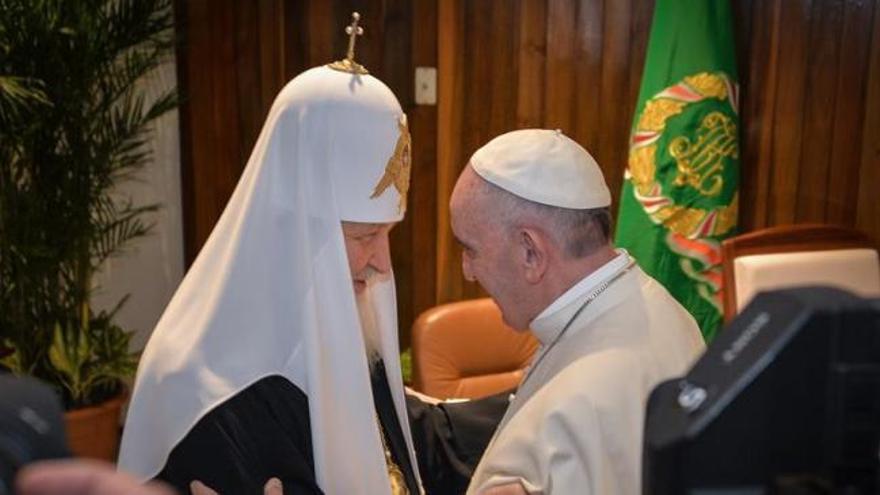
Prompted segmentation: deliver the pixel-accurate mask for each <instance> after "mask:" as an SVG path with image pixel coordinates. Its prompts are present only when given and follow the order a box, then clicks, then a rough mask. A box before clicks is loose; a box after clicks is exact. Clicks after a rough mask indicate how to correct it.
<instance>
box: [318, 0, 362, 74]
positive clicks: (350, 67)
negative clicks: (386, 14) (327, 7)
mask: <svg viewBox="0 0 880 495" xmlns="http://www.w3.org/2000/svg"><path fill="white" fill-rule="evenodd" d="M360 20H361V15H360V14H358V13H357V12H352V13H351V24H350V25H348V26H346V27H345V34H347V35H348V53H347V54H346V56H345V59H343V60H337V61H336V62H333V63H332V64H329V65H328V67H330V68H331V69H336V70H340V71H342V72H350V73H352V74H369V73H370V71H368V70H367V69H366V68H364V66H363V65H361V64H359V63H357V62H355V61H354V44H355V42H356V41H357V37H358V36H361V35H363V34H364V28H362V27H360V26H358V23H359V22H360Z"/></svg>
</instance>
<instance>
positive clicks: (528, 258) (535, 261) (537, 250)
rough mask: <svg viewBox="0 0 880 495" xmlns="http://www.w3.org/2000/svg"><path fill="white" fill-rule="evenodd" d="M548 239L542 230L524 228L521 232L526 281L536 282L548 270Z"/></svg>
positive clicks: (520, 244) (520, 243)
mask: <svg viewBox="0 0 880 495" xmlns="http://www.w3.org/2000/svg"><path fill="white" fill-rule="evenodd" d="M547 247H548V246H547V240H546V239H545V238H544V236H543V235H542V232H540V231H538V230H536V229H531V228H524V229H522V230H520V232H519V248H520V250H521V253H522V258H521V261H522V267H523V273H524V275H525V278H526V281H527V282H529V283H531V284H536V283H538V282H540V281H541V280H542V279H543V278H544V274H545V273H546V272H547Z"/></svg>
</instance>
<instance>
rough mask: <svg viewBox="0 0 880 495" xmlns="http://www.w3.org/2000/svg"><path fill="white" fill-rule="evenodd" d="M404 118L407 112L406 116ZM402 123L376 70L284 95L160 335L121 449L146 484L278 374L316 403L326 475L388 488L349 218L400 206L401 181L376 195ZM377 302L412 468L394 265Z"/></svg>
mask: <svg viewBox="0 0 880 495" xmlns="http://www.w3.org/2000/svg"><path fill="white" fill-rule="evenodd" d="M402 119H403V120H402ZM399 122H405V116H403V113H402V110H401V108H400V104H399V103H398V102H397V99H396V98H395V97H394V95H393V94H392V93H391V91H390V90H389V89H388V88H387V87H386V86H385V85H384V84H382V83H381V82H380V81H379V80H378V79H375V78H373V77H371V76H368V75H362V76H360V75H353V74H349V73H345V72H339V71H335V70H332V69H329V68H326V67H321V68H316V69H311V70H309V71H307V72H305V73H303V74H301V75H300V76H298V77H297V78H295V79H294V80H293V81H291V82H290V83H288V85H287V86H286V87H285V88H284V89H283V90H282V91H281V93H280V94H279V95H278V97H277V98H276V100H275V103H274V104H273V106H272V109H271V110H270V112H269V116H268V118H267V119H266V123H265V125H264V127H263V130H262V132H261V133H260V136H259V139H258V140H257V144H256V146H255V148H254V151H253V154H252V155H251V157H250V160H249V161H248V164H247V167H246V169H245V170H244V173H243V174H242V177H241V179H240V181H239V183H238V186H237V187H236V189H235V192H234V193H233V195H232V197H231V199H230V200H229V204H228V205H227V207H226V210H225V211H224V213H223V215H222V216H221V218H220V220H219V221H218V223H217V225H216V227H215V228H214V231H213V232H212V233H211V236H210V237H209V239H208V241H207V242H206V244H205V246H204V248H203V249H202V251H201V253H200V254H199V256H198V258H197V259H196V261H195V263H194V264H193V266H192V268H191V269H190V271H189V273H188V274H187V275H186V278H185V279H184V281H183V282H182V284H181V285H180V288H179V289H178V291H177V293H176V294H175V296H174V298H173V299H172V301H171V303H170V304H169V306H168V308H167V309H166V311H165V313H164V315H163V316H162V318H161V320H160V321H159V324H158V325H157V327H156V329H155V331H154V333H153V336H152V338H151V339H150V342H149V343H148V345H147V347H146V349H145V351H144V354H143V357H142V359H141V363H140V366H139V369H138V374H137V379H136V382H135V387H134V392H133V395H132V400H131V405H130V408H129V413H128V418H127V420H126V424H125V432H124V435H123V439H122V446H121V452H120V457H119V466H120V469H122V470H125V471H128V472H131V473H133V474H135V475H137V476H138V477H139V478H141V479H143V480H146V479H148V478H151V477H154V476H155V475H156V474H158V472H159V471H160V470H161V468H162V466H163V465H164V464H165V462H166V460H167V458H168V455H169V453H170V451H171V449H172V448H173V447H174V446H175V445H176V444H177V443H178V442H180V440H182V439H183V437H184V436H185V435H186V434H187V433H188V432H189V430H190V429H191V428H192V427H193V426H194V425H195V424H196V422H197V421H198V420H199V419H200V418H201V417H203V416H204V415H205V414H207V413H208V412H209V411H210V410H211V409H212V408H214V407H216V406H218V405H219V404H221V403H222V402H224V401H225V400H227V399H229V398H230V397H232V396H233V395H235V394H236V393H237V392H239V391H241V390H242V389H244V388H246V387H248V386H249V385H251V384H253V383H254V382H256V381H257V380H260V379H261V378H263V377H266V376H268V375H273V374H280V375H282V376H284V377H286V378H287V379H289V380H290V381H291V382H293V383H294V384H296V385H297V386H298V387H299V388H300V389H302V390H303V391H304V392H305V393H306V395H307V396H308V399H309V412H310V417H311V430H312V445H313V450H314V459H315V470H316V475H317V481H318V484H319V485H320V486H321V488H322V489H323V490H324V491H325V492H326V493H328V494H365V495H376V494H383V493H390V485H389V481H388V477H387V471H386V466H385V460H384V455H383V447H382V441H381V438H380V436H379V431H378V429H377V425H376V421H377V420H376V417H375V415H374V412H373V411H374V410H373V407H372V405H373V398H372V392H371V387H370V379H369V371H368V365H367V358H366V355H365V352H364V340H363V336H362V334H361V330H360V323H359V317H358V311H357V307H356V302H355V295H354V291H353V289H352V281H351V275H350V273H349V269H348V262H347V258H346V253H345V246H344V243H343V237H342V231H341V228H340V220H349V221H359V222H392V221H398V220H400V219H401V218H402V217H403V211H402V210H401V206H402V203H400V195H399V192H398V191H397V190H396V189H395V187H394V186H392V187H388V188H387V189H386V190H385V191H384V192H383V193H382V194H380V195H378V197H376V198H375V199H370V196H371V195H372V193H373V191H374V187H375V186H376V184H377V183H378V182H379V180H380V178H381V177H383V173H384V172H385V169H386V164H387V163H388V160H389V158H390V157H391V156H392V153H393V151H394V150H395V145H396V143H397V141H398V138H399V137H400V135H401V129H400V127H399ZM367 291H368V293H367V294H366V297H365V299H367V300H371V301H372V304H373V308H372V309H373V311H372V314H373V315H374V318H375V320H376V321H375V323H376V325H377V327H378V328H379V330H380V331H379V333H380V334H381V336H382V342H381V346H380V347H381V352H382V355H383V358H384V360H385V366H386V369H387V372H388V381H389V383H390V384H391V390H392V394H393V397H394V402H395V406H396V410H397V415H398V418H399V420H400V424H401V427H402V429H403V433H404V436H405V437H406V442H407V446H408V448H409V453H410V462H411V463H412V465H413V467H414V469H415V470H416V476H418V470H417V468H416V466H417V465H416V459H415V455H414V454H413V450H412V449H413V448H412V439H411V436H410V433H409V427H408V421H407V416H406V409H405V404H404V396H403V390H402V388H401V387H400V386H395V384H400V383H402V380H401V373H400V363H399V359H398V352H399V349H398V344H397V317H396V304H395V292H394V280H393V277H390V276H386V277H374V278H373V280H372V281H371V282H370V283H369V285H368V288H367Z"/></svg>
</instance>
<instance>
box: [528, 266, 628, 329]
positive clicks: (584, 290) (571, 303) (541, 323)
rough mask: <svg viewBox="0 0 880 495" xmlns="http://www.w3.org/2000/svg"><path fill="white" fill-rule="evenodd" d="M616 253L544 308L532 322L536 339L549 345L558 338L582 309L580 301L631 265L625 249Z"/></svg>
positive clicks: (531, 326)
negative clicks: (566, 324) (570, 320)
mask: <svg viewBox="0 0 880 495" xmlns="http://www.w3.org/2000/svg"><path fill="white" fill-rule="evenodd" d="M615 251H616V252H617V256H615V257H614V258H613V259H611V261H609V262H607V263H605V264H604V265H602V266H600V267H599V268H598V269H597V270H596V271H594V272H592V273H590V274H589V275H587V276H586V277H584V278H582V279H581V280H580V281H579V282H578V283H576V284H574V285H573V286H571V288H569V289H568V290H567V291H565V292H564V293H563V294H562V295H561V296H559V297H558V298H556V300H555V301H553V302H552V303H551V304H550V305H549V306H547V307H546V308H544V311H541V314H539V315H538V316H537V317H535V319H534V320H532V323H531V324H530V325H529V328H530V329H531V330H532V333H533V334H534V335H535V337H537V339H538V340H539V341H541V344H543V345H547V344H548V343H549V342H552V341H553V339H555V338H556V335H557V334H558V333H559V332H560V331H561V330H562V327H563V326H564V325H565V323H566V322H567V321H568V320H569V319H571V317H572V316H573V315H574V313H575V312H576V311H577V310H578V308H579V307H580V304H578V302H579V301H581V300H582V299H583V298H584V297H586V296H587V295H588V294H589V293H590V292H592V291H593V290H594V289H595V288H596V287H598V286H599V285H601V284H602V283H603V282H605V281H606V280H608V279H609V278H611V277H613V276H614V275H615V274H617V273H618V272H619V271H620V270H623V269H624V268H625V267H626V266H627V264H629V262H630V259H631V258H630V256H629V253H627V252H626V250H625V249H616V250H615Z"/></svg>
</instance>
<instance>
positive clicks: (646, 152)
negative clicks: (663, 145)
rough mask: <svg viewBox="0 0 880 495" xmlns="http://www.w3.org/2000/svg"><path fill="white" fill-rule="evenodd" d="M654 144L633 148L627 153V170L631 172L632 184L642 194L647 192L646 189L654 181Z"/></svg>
mask: <svg viewBox="0 0 880 495" xmlns="http://www.w3.org/2000/svg"><path fill="white" fill-rule="evenodd" d="M654 149H655V148H654V146H643V147H641V148H635V149H633V151H632V152H631V153H630V155H629V171H630V173H632V178H633V184H634V185H635V186H636V187H637V188H638V190H639V193H640V194H642V195H645V194H648V189H649V188H650V187H651V183H652V182H653V181H654V171H655V170H654V168H655V166H654Z"/></svg>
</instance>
